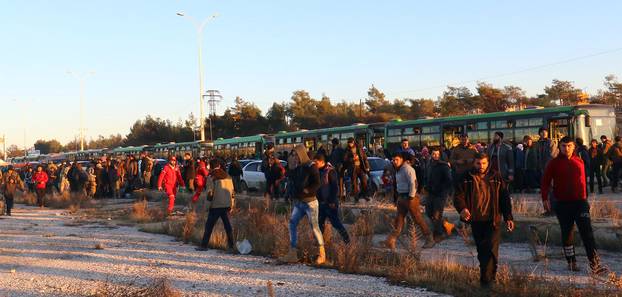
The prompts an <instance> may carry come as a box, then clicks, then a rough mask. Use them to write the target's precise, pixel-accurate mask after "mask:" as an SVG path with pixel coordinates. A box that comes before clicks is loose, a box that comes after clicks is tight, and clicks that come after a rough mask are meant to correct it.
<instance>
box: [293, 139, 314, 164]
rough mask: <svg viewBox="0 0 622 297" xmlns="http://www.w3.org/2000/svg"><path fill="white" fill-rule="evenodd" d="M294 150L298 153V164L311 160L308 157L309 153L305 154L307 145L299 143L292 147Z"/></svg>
mask: <svg viewBox="0 0 622 297" xmlns="http://www.w3.org/2000/svg"><path fill="white" fill-rule="evenodd" d="M294 151H296V154H297V155H298V159H300V164H306V163H309V161H311V159H309V155H307V147H305V145H304V144H299V145H297V146H296V147H295V148H294Z"/></svg>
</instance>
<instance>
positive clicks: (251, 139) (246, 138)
mask: <svg viewBox="0 0 622 297" xmlns="http://www.w3.org/2000/svg"><path fill="white" fill-rule="evenodd" d="M265 136H266V135H265V134H257V135H252V136H243V137H234V138H227V139H217V140H214V145H225V144H233V143H242V142H263V141H264V137H265Z"/></svg>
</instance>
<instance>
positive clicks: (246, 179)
mask: <svg viewBox="0 0 622 297" xmlns="http://www.w3.org/2000/svg"><path fill="white" fill-rule="evenodd" d="M280 162H281V165H282V166H283V167H287V162H285V161H280ZM240 187H241V190H242V191H247V190H249V189H253V190H261V189H265V187H266V176H265V175H264V173H263V172H262V171H261V161H259V160H257V161H251V162H249V163H248V164H246V165H245V166H244V167H243V168H242V176H241V180H240Z"/></svg>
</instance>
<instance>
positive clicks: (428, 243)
mask: <svg viewBox="0 0 622 297" xmlns="http://www.w3.org/2000/svg"><path fill="white" fill-rule="evenodd" d="M435 244H436V242H435V241H434V235H432V234H430V235H428V236H426V237H425V244H424V245H423V248H424V249H430V248H433V247H434V245H435Z"/></svg>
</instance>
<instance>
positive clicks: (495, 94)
mask: <svg viewBox="0 0 622 297" xmlns="http://www.w3.org/2000/svg"><path fill="white" fill-rule="evenodd" d="M476 89H477V94H478V96H479V100H478V101H479V102H480V103H479V105H480V107H481V110H482V111H483V112H495V111H505V110H506V108H507V107H508V106H509V105H510V102H509V100H508V96H507V94H506V93H504V92H503V90H501V89H497V88H495V87H493V86H492V85H491V84H487V83H484V82H480V83H478V84H477V88H476Z"/></svg>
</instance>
